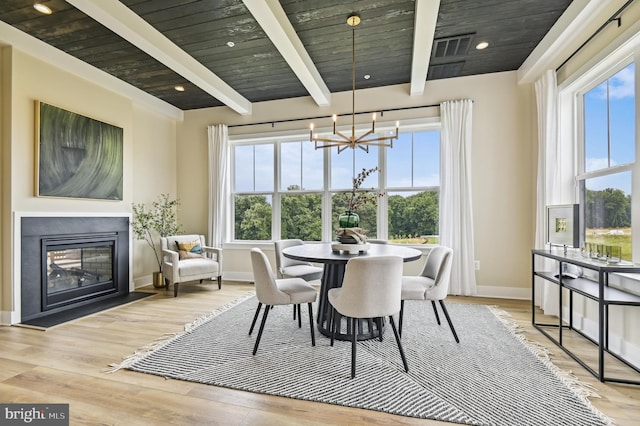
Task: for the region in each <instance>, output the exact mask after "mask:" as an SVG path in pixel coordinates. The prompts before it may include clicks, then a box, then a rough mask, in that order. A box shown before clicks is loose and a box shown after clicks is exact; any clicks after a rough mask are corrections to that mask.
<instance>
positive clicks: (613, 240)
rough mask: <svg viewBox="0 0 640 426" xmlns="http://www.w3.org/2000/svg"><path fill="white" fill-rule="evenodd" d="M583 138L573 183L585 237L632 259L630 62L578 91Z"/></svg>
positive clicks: (632, 87)
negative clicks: (611, 246)
mask: <svg viewBox="0 0 640 426" xmlns="http://www.w3.org/2000/svg"><path fill="white" fill-rule="evenodd" d="M582 105H583V108H582V110H583V114H582V122H583V129H584V132H583V134H584V138H583V144H582V153H583V155H582V158H581V160H582V161H581V163H580V167H579V169H580V170H579V175H578V186H579V192H580V203H581V206H582V210H583V212H584V216H583V226H584V229H583V232H584V239H585V241H586V242H595V243H602V244H607V245H619V246H621V247H622V258H623V259H626V260H631V259H632V244H631V242H632V226H631V223H632V215H631V197H632V170H633V167H634V162H635V115H636V113H635V64H634V63H631V64H629V65H626V66H625V67H624V68H622V69H620V70H617V71H616V72H615V73H614V74H613V75H611V76H609V77H607V78H603V79H601V80H600V81H599V82H598V83H597V84H596V85H595V86H594V87H592V88H590V89H588V90H587V91H586V92H585V93H584V94H583V95H582Z"/></svg>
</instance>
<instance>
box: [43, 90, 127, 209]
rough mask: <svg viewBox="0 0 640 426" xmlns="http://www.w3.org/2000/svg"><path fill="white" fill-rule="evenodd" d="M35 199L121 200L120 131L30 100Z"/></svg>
mask: <svg viewBox="0 0 640 426" xmlns="http://www.w3.org/2000/svg"><path fill="white" fill-rule="evenodd" d="M36 127H37V128H36V144H37V147H36V148H37V149H36V152H37V160H36V161H37V164H36V173H37V176H36V196H47V197H68V198H88V199H98V200H122V175H123V165H122V161H123V160H122V158H123V129H122V128H121V127H117V126H114V125H111V124H107V123H103V122H101V121H98V120H94V119H92V118H89V117H85V116H83V115H80V114H76V113H74V112H71V111H67V110H64V109H62V108H58V107H55V106H52V105H49V104H46V103H44V102H39V101H36Z"/></svg>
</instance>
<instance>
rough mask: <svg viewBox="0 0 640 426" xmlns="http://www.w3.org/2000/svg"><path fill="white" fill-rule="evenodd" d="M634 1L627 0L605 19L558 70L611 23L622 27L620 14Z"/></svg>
mask: <svg viewBox="0 0 640 426" xmlns="http://www.w3.org/2000/svg"><path fill="white" fill-rule="evenodd" d="M634 1H635V0H627V2H626V3H625V4H624V5H623V6H622V7H621V8H620V9H618V10H617V11H616V13H614V14H613V15H611V17H610V18H609V19H607V20H606V21H605V23H604V24H602V25H601V26H600V28H598V29H597V30H596V31H595V32H594V33H593V34H591V36H590V37H589V38H588V39H586V40H585V42H584V43H582V44H581V45H580V47H578V48H577V49H576V50H575V51H574V52H573V53H572V54H571V55H569V57H568V58H567V59H565V60H564V62H563V63H561V64H560V66H559V67H558V68H556V72H558V70H560V68H562V67H563V66H565V65H566V64H567V62H569V61H570V60H571V59H572V58H573V57H574V56H576V55H577V54H578V52H580V51H581V50H582V49H583V48H584V47H585V46H586V45H587V44H589V42H590V41H591V40H593V39H594V38H595V36H597V35H598V34H600V32H601V31H603V30H604V29H605V28H606V27H607V26H609V24H610V23H612V22H617V23H618V27H620V26H621V25H622V17H620V16H618V15H620V14H621V13H622V12H624V10H625V9H626V8H627V7H629V5H630V4H631V3H633V2H634Z"/></svg>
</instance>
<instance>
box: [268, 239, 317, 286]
mask: <svg viewBox="0 0 640 426" xmlns="http://www.w3.org/2000/svg"><path fill="white" fill-rule="evenodd" d="M303 244H304V242H303V241H302V240H297V239H291V240H278V241H276V242H274V245H275V249H276V268H277V271H278V278H302V279H303V280H305V281H313V280H319V279H320V278H322V268H320V267H318V266H313V264H312V263H309V262H303V261H300V260H294V259H289V258H288V257H285V256H284V254H282V250H284V249H286V248H287V247H292V246H301V245H303Z"/></svg>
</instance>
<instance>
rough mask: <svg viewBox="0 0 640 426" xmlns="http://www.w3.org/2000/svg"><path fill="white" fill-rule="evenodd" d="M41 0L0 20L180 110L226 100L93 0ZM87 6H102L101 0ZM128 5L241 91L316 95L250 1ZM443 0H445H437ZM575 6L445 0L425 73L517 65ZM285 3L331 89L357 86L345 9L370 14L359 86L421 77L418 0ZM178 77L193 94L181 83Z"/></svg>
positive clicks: (0, 10)
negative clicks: (123, 30) (98, 10)
mask: <svg viewBox="0 0 640 426" xmlns="http://www.w3.org/2000/svg"><path fill="white" fill-rule="evenodd" d="M42 3H44V4H46V5H47V6H49V7H50V8H51V9H52V10H53V13H52V14H51V15H43V14H40V13H38V12H37V11H36V10H34V8H33V0H3V1H2V2H0V20H2V21H4V22H6V23H7V24H9V25H12V26H13V27H15V28H17V29H19V30H21V31H23V32H25V33H27V34H29V35H31V36H33V37H36V38H38V39H40V40H42V41H44V42H46V43H48V44H50V45H52V46H54V47H56V48H58V49H60V50H62V51H64V52H66V53H68V54H70V55H72V56H75V57H76V58H79V59H81V60H83V61H85V62H87V63H89V64H91V65H93V66H95V67H96V68H99V69H101V70H104V71H106V72H107V73H109V74H111V75H113V76H115V77H117V78H119V79H121V80H124V81H126V82H127V83H129V84H131V85H133V86H135V87H137V88H139V89H141V90H143V91H145V92H148V93H149V94H151V95H153V96H155V97H157V98H159V99H162V100H164V101H166V102H168V103H169V104H171V105H174V106H175V107H177V108H180V109H182V110H191V109H197V108H205V107H212V106H220V105H223V102H222V101H221V100H220V99H218V98H216V96H214V95H212V93H211V90H205V89H206V87H205V86H203V85H202V84H201V83H198V81H195V82H192V81H190V80H194V79H193V78H191V77H190V75H187V76H184V75H185V74H187V73H185V72H183V71H181V70H180V69H177V68H176V67H173V68H174V69H176V70H175V71H174V70H173V69H172V68H171V67H169V66H167V65H165V61H160V60H158V59H155V58H154V57H153V56H151V55H150V54H149V53H146V52H147V51H146V50H145V49H144V48H139V47H136V45H134V44H132V43H131V42H130V41H127V40H125V39H124V38H122V37H121V36H120V35H118V34H116V32H113V31H112V29H110V28H113V27H111V26H110V25H109V24H108V23H105V24H104V25H103V23H101V22H98V21H97V20H95V19H94V18H93V17H90V16H88V15H87V14H86V13H85V12H83V11H81V10H80V9H78V8H76V7H75V6H73V5H72V3H73V4H76V5H77V6H78V7H79V8H82V9H83V10H86V9H85V8H84V7H83V5H82V4H81V3H83V2H80V1H79V0H75V1H72V0H69V1H68V2H67V1H64V0H49V1H42ZM86 3H96V4H98V7H101V6H102V5H103V4H101V3H99V2H96V1H95V0H93V1H87V2H86ZM120 3H121V4H118V5H117V6H118V7H122V6H123V5H124V6H126V8H128V9H130V11H132V12H134V13H135V14H136V15H138V17H141V18H142V19H144V21H146V23H148V24H150V25H151V27H153V29H155V30H157V31H158V32H160V33H161V34H163V35H164V36H165V37H167V38H168V39H169V40H170V41H171V42H173V43H174V44H175V45H176V46H177V47H178V48H180V49H182V51H184V52H186V53H187V54H188V55H190V56H191V57H192V58H194V59H195V60H196V61H197V62H198V63H199V64H201V65H203V66H204V68H206V69H207V71H208V72H210V73H213V74H215V75H216V76H217V77H219V78H220V79H221V80H222V81H223V82H224V83H226V84H227V85H228V86H230V89H232V91H236V92H237V94H238V96H239V98H242V97H244V98H246V100H248V101H249V102H259V101H265V100H273V99H283V98H290V97H300V96H308V95H309V91H308V89H307V87H305V84H303V83H302V82H301V79H300V78H299V74H296V73H295V72H294V71H293V70H292V68H291V67H290V66H289V64H288V62H287V60H285V58H284V57H283V55H282V54H281V53H280V51H279V49H278V47H276V46H275V45H274V43H273V42H272V41H271V39H270V38H269V36H268V35H267V33H266V32H265V31H264V30H263V28H262V27H261V25H260V23H259V21H260V19H256V17H254V15H253V14H252V13H251V12H250V10H249V9H251V8H252V7H251V4H252V2H251V1H250V0H244V1H243V0H121V2H120ZM254 3H255V2H254ZM434 3H435V4H437V3H438V2H437V1H433V0H431V2H430V4H434ZM570 3H571V0H440V2H439V9H438V12H437V21H436V23H435V31H431V33H432V35H433V38H434V41H433V46H432V48H431V55H430V57H429V68H428V74H427V80H434V79H440V78H451V77H456V76H468V75H474V74H484V73H492V72H500V71H510V70H516V69H518V68H519V67H520V65H521V64H522V63H523V61H524V60H525V59H526V58H527V56H528V55H529V54H530V53H531V51H532V50H533V49H534V48H535V47H536V45H537V44H538V43H539V42H540V40H541V39H542V38H543V37H544V35H545V34H546V33H547V32H548V31H549V29H550V28H551V26H552V25H553V24H554V23H555V22H556V20H557V19H558V18H559V17H560V15H561V14H562V13H563V12H564V10H565V9H566V8H567V7H568V6H569V4H570ZM275 4H276V8H281V11H283V12H284V14H286V19H287V20H288V22H289V23H290V25H291V26H292V27H293V30H295V33H296V34H297V37H298V38H299V40H300V41H301V42H302V46H303V50H304V51H306V54H308V56H309V57H310V59H311V61H312V64H311V69H312V70H313V69H314V68H313V67H315V69H317V72H318V73H319V79H321V82H320V87H322V83H324V84H325V85H326V87H327V88H328V90H329V91H330V92H339V91H345V90H350V89H351V60H352V58H351V28H350V27H349V26H347V25H346V18H347V16H348V15H349V14H350V13H352V12H357V13H359V14H360V16H361V17H362V23H361V24H360V25H359V26H358V27H357V28H356V30H355V34H356V41H355V43H356V87H357V88H358V89H361V88H369V87H380V86H386V85H392V84H403V83H410V82H411V79H412V58H413V56H414V30H415V28H414V20H415V16H416V1H415V0H357V1H344V0H322V1H318V0H280V2H279V3H278V2H275ZM252 10H253V9H252ZM92 15H93V14H92ZM93 16H94V17H95V16H96V15H93ZM276 16H277V14H276ZM283 16H285V15H283ZM418 24H419V25H422V24H423V23H422V22H419V23H418ZM267 30H269V28H267ZM267 32H269V31H267ZM430 36H431V34H430ZM429 40H430V39H429ZM484 40H486V41H488V42H489V43H490V45H489V47H488V48H487V49H485V50H476V49H475V48H474V46H475V45H476V44H477V43H478V42H479V41H484ZM229 42H232V43H234V47H229V46H228V43H229ZM429 45H430V43H429V44H428V45H427V47H426V48H427V49H428V46H429ZM303 57H304V56H303ZM365 75H369V76H370V77H369V78H368V79H365V78H364V76H365ZM176 85H182V86H183V87H184V88H185V91H184V92H178V91H176V90H175V86H176ZM201 87H205V89H203V88H201ZM221 97H222V96H219V98H221Z"/></svg>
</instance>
